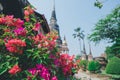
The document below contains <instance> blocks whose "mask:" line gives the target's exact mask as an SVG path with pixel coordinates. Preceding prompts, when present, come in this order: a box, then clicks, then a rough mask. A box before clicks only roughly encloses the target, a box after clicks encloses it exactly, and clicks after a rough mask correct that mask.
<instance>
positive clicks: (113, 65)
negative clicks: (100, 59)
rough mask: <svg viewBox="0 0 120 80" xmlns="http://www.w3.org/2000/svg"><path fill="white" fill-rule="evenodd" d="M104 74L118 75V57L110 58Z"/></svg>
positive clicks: (119, 71) (119, 65)
mask: <svg viewBox="0 0 120 80" xmlns="http://www.w3.org/2000/svg"><path fill="white" fill-rule="evenodd" d="M106 73H108V74H120V58H118V57H113V58H111V60H110V61H109V62H108V64H107V67H106Z"/></svg>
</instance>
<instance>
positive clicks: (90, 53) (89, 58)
mask: <svg viewBox="0 0 120 80" xmlns="http://www.w3.org/2000/svg"><path fill="white" fill-rule="evenodd" d="M89 51H90V52H89V54H88V61H92V60H93V55H92V51H91V45H90V42H89Z"/></svg>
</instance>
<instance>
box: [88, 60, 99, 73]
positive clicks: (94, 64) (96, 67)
mask: <svg viewBox="0 0 120 80" xmlns="http://www.w3.org/2000/svg"><path fill="white" fill-rule="evenodd" d="M99 69H100V64H99V62H97V61H91V62H89V64H88V70H89V71H93V72H95V71H98V70H99Z"/></svg>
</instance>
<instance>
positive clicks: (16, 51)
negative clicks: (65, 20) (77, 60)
mask: <svg viewBox="0 0 120 80" xmlns="http://www.w3.org/2000/svg"><path fill="white" fill-rule="evenodd" d="M24 15H25V17H24V20H21V19H19V18H14V16H12V15H6V16H4V15H1V16H0V80H66V78H69V77H71V76H72V75H73V72H74V70H75V64H74V63H73V59H74V56H69V55H68V54H60V52H59V50H58V48H57V47H56V45H57V44H56V40H57V38H58V36H57V34H56V33H54V32H50V33H48V34H42V33H41V32H39V30H40V29H41V22H42V21H41V20H39V19H36V18H35V14H34V10H33V9H32V8H31V7H30V6H28V7H26V8H25V11H24Z"/></svg>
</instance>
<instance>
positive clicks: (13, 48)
mask: <svg viewBox="0 0 120 80" xmlns="http://www.w3.org/2000/svg"><path fill="white" fill-rule="evenodd" d="M5 46H6V48H7V50H9V51H10V52H12V53H20V54H22V53H23V47H25V46H26V43H25V42H24V41H22V40H20V39H11V40H8V42H7V43H6V44H5Z"/></svg>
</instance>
